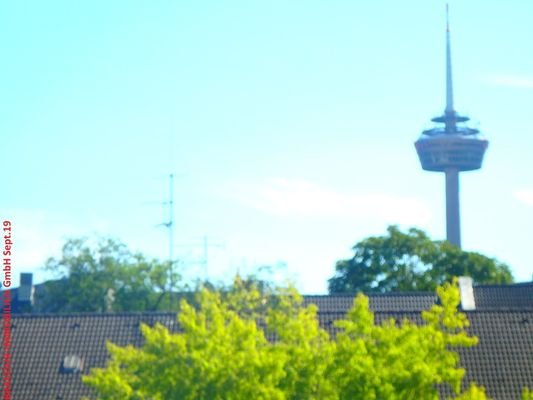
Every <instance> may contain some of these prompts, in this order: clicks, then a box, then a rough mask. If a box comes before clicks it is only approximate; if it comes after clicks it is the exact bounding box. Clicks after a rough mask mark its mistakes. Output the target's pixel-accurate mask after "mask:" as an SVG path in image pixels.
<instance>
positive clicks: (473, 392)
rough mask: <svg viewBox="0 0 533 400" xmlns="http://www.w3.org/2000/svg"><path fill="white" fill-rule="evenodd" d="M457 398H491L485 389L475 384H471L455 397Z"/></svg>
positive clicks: (462, 399) (471, 399)
mask: <svg viewBox="0 0 533 400" xmlns="http://www.w3.org/2000/svg"><path fill="white" fill-rule="evenodd" d="M455 399H456V400H490V399H489V398H488V397H487V395H486V394H485V389H484V388H483V387H479V386H477V385H475V384H472V385H470V387H469V388H468V390H466V391H465V392H463V393H462V394H461V395H459V396H458V397H456V398H455Z"/></svg>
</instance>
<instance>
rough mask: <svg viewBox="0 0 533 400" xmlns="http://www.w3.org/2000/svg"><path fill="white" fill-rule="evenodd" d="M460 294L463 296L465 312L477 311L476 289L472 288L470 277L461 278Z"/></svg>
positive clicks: (462, 302) (462, 301)
mask: <svg viewBox="0 0 533 400" xmlns="http://www.w3.org/2000/svg"><path fill="white" fill-rule="evenodd" d="M459 293H460V295H461V308H462V309H463V310H464V311H472V310H475V309H476V300H475V299H474V288H473V287H472V278H470V277H469V276H460V277H459Z"/></svg>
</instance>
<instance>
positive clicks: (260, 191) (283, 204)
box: [233, 179, 431, 225]
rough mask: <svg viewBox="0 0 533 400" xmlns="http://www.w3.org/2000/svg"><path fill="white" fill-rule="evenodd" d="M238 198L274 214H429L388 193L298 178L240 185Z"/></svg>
mask: <svg viewBox="0 0 533 400" xmlns="http://www.w3.org/2000/svg"><path fill="white" fill-rule="evenodd" d="M233 196H234V197H235V198H237V199H238V200H239V201H241V202H243V203H244V204H246V205H248V206H249V207H253V208H256V209H259V210H261V211H264V212H266V213H268V214H272V215H277V216H303V217H339V218H352V219H375V220H379V221H394V222H396V223H399V224H417V225H420V224H424V223H426V222H428V220H429V219H430V217H431V212H430V209H429V207H428V206H427V204H426V203H424V202H423V201H422V200H420V199H417V198H414V197H404V196H398V195H394V194H391V193H352V192H341V191H336V190H332V189H329V188H326V187H322V186H320V185H317V184H315V183H311V182H307V181H299V180H287V179H272V180H269V181H268V182H266V183H265V184H262V185H259V184H250V185H244V186H242V185H240V186H237V187H236V188H235V190H234V191H233Z"/></svg>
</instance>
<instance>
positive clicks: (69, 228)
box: [0, 209, 107, 286]
mask: <svg viewBox="0 0 533 400" xmlns="http://www.w3.org/2000/svg"><path fill="white" fill-rule="evenodd" d="M0 218H1V219H2V220H10V221H11V223H12V236H13V256H12V259H13V265H14V271H15V272H14V274H13V278H14V284H15V286H17V284H18V278H19V273H20V272H34V273H35V274H36V277H35V280H34V282H35V281H41V280H42V279H44V278H45V277H48V278H49V277H50V276H49V275H48V274H47V273H46V272H44V270H43V268H42V267H44V265H45V262H46V260H47V259H48V258H49V257H59V256H60V255H61V249H62V247H63V245H64V243H65V241H66V239H67V238H70V237H78V236H83V235H84V234H87V231H85V230H83V228H82V227H81V226H78V225H77V224H76V223H74V222H71V221H67V220H66V219H65V218H64V217H62V216H60V215H57V214H55V213H52V212H47V211H44V210H37V209H10V210H2V215H1V216H0ZM106 226H107V223H106V222H105V221H103V220H95V221H94V223H93V224H92V225H91V228H102V227H106ZM90 231H92V229H91V230H90Z"/></svg>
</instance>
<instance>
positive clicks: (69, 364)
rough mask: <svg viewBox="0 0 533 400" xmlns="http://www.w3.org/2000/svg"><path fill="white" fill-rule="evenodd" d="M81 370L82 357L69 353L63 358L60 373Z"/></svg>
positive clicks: (71, 372)
mask: <svg viewBox="0 0 533 400" xmlns="http://www.w3.org/2000/svg"><path fill="white" fill-rule="evenodd" d="M81 371H83V359H82V358H81V357H80V356H77V355H75V354H69V355H68V356H65V358H63V363H62V364H61V371H60V372H61V373H63V374H73V373H76V372H81Z"/></svg>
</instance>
